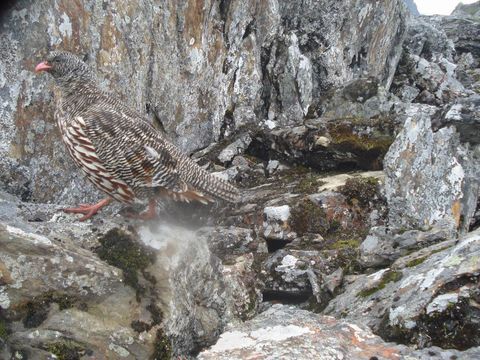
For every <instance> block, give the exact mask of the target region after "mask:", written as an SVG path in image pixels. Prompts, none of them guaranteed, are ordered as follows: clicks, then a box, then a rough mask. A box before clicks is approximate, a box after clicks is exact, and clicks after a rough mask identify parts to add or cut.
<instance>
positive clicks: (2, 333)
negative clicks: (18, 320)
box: [0, 318, 8, 340]
mask: <svg viewBox="0 0 480 360" xmlns="http://www.w3.org/2000/svg"><path fill="white" fill-rule="evenodd" d="M7 336H8V329H7V323H6V322H5V320H3V319H1V318H0V339H2V340H5V339H6V338H7Z"/></svg>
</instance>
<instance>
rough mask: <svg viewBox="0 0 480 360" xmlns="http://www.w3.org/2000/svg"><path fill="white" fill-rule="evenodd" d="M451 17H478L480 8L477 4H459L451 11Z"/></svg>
mask: <svg viewBox="0 0 480 360" xmlns="http://www.w3.org/2000/svg"><path fill="white" fill-rule="evenodd" d="M452 15H456V16H473V17H480V6H479V4H478V3H477V2H475V3H473V4H463V3H459V4H458V5H457V6H456V7H455V10H453V12H452Z"/></svg>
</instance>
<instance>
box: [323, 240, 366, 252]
mask: <svg viewBox="0 0 480 360" xmlns="http://www.w3.org/2000/svg"><path fill="white" fill-rule="evenodd" d="M361 243H362V239H360V238H351V239H347V240H337V241H335V242H332V243H331V244H330V245H329V246H328V249H330V250H346V249H358V247H359V246H360V244H361Z"/></svg>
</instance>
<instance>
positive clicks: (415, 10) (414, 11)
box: [404, 0, 420, 16]
mask: <svg viewBox="0 0 480 360" xmlns="http://www.w3.org/2000/svg"><path fill="white" fill-rule="evenodd" d="M404 1H405V4H406V5H407V7H408V10H410V12H411V13H412V15H414V16H419V15H420V13H419V12H418V8H417V4H415V1H413V0H404Z"/></svg>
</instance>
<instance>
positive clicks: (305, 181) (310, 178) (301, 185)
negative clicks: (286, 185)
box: [293, 174, 323, 194]
mask: <svg viewBox="0 0 480 360" xmlns="http://www.w3.org/2000/svg"><path fill="white" fill-rule="evenodd" d="M322 184H323V182H318V181H317V178H316V177H315V176H314V175H312V174H308V175H305V176H304V177H302V179H301V180H300V181H299V182H298V184H297V185H296V186H295V187H294V188H293V192H295V193H299V194H313V193H316V192H318V187H319V186H321V185H322Z"/></svg>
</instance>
